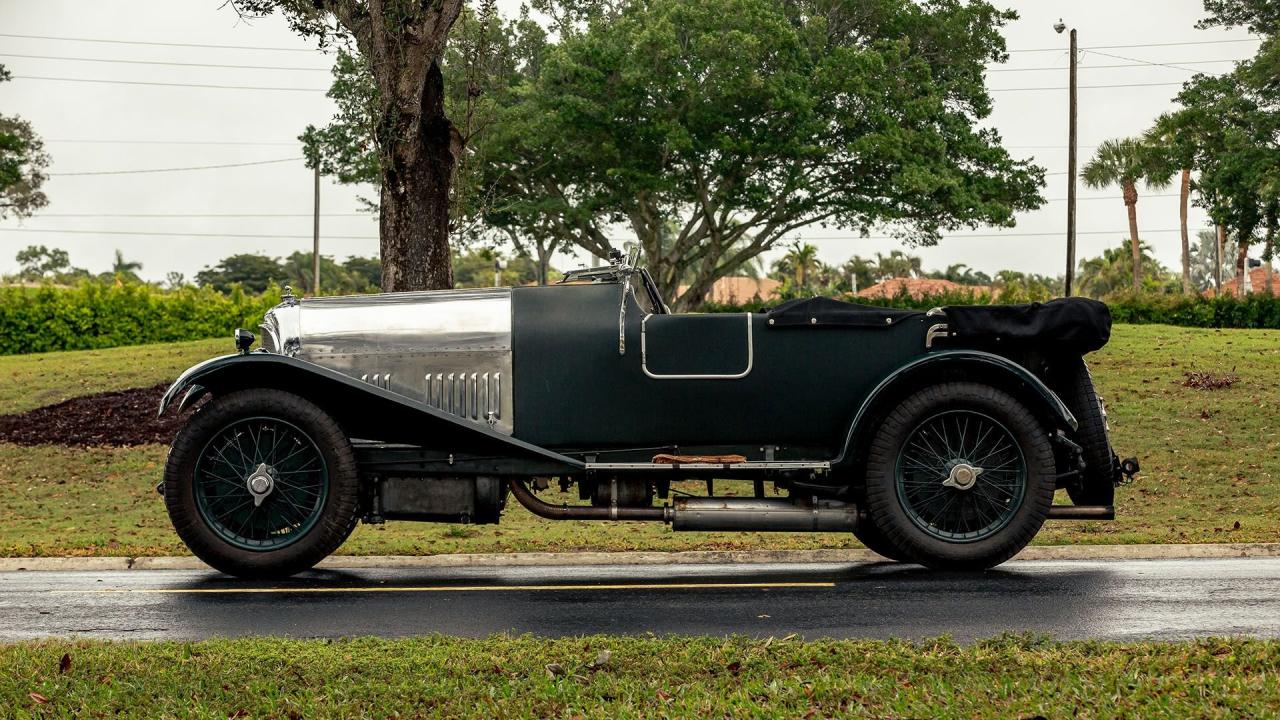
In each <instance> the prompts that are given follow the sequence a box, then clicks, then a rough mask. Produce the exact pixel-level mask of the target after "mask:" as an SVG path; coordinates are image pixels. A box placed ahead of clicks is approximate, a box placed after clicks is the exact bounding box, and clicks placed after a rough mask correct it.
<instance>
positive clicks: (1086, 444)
mask: <svg viewBox="0 0 1280 720" xmlns="http://www.w3.org/2000/svg"><path fill="white" fill-rule="evenodd" d="M1054 385H1055V386H1056V390H1057V392H1058V393H1059V395H1060V397H1061V398H1062V401H1063V402H1064V403H1066V404H1067V407H1068V408H1069V409H1070V410H1071V414H1072V415H1075V416H1076V421H1077V422H1078V423H1079V427H1078V428H1077V429H1076V434H1075V438H1076V442H1077V443H1079V445H1080V448H1081V451H1082V454H1083V456H1084V464H1085V467H1084V470H1083V471H1082V472H1081V473H1080V475H1079V477H1077V478H1076V479H1075V480H1074V481H1071V482H1069V483H1068V484H1067V486H1066V489H1067V496H1068V497H1070V498H1071V502H1073V503H1075V504H1076V505H1112V504H1114V503H1115V498H1116V485H1115V469H1114V468H1113V467H1112V462H1114V459H1115V456H1114V454H1113V452H1112V450H1111V442H1110V440H1109V439H1108V438H1107V419H1106V416H1105V415H1104V414H1103V409H1102V401H1101V400H1099V399H1098V392H1097V390H1095V389H1094V387H1093V376H1091V375H1090V374H1089V368H1088V366H1087V365H1085V363H1084V358H1079V357H1077V358H1071V359H1069V360H1065V361H1063V363H1062V364H1061V365H1060V366H1059V367H1058V370H1057V378H1056V382H1055V383H1054Z"/></svg>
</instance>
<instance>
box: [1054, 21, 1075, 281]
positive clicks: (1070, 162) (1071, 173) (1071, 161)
mask: <svg viewBox="0 0 1280 720" xmlns="http://www.w3.org/2000/svg"><path fill="white" fill-rule="evenodd" d="M1066 29H1067V24H1066V23H1065V22H1063V21H1062V18H1058V22H1056V23H1054V24H1053V31H1054V32H1056V33H1058V34H1059V35H1061V34H1062V33H1063V31H1064V30H1066ZM1069 85H1070V89H1069V90H1068V91H1067V92H1068V97H1069V99H1068V105H1069V106H1070V110H1069V117H1070V121H1069V123H1068V125H1069V127H1068V130H1067V281H1066V285H1065V287H1064V288H1063V289H1064V290H1065V295H1066V296H1067V297H1070V296H1071V281H1072V279H1073V278H1074V277H1075V273H1076V29H1075V28H1071V82H1070V83H1069Z"/></svg>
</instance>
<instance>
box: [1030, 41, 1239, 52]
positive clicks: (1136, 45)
mask: <svg viewBox="0 0 1280 720" xmlns="http://www.w3.org/2000/svg"><path fill="white" fill-rule="evenodd" d="M1240 42H1261V41H1260V40H1258V38H1237V39H1234V40H1183V41H1181V42H1166V43H1134V44H1132V45H1093V46H1091V47H1082V48H1080V49H1081V50H1124V49H1125V48H1149V47H1180V46H1183V45H1222V44H1226V43H1240ZM1005 52H1011V53H1020V52H1023V53H1029V52H1066V49H1065V48H1062V47H1046V48H1017V49H1014V50H1006V51H1005Z"/></svg>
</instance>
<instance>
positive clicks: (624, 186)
mask: <svg viewBox="0 0 1280 720" xmlns="http://www.w3.org/2000/svg"><path fill="white" fill-rule="evenodd" d="M1012 17H1014V15H1013V14H1012V13H1009V12H1002V11H997V10H996V9H994V8H993V7H991V6H990V5H988V4H986V3H982V2H974V3H959V2H951V1H946V2H930V3H925V4H918V3H914V2H909V1H907V0H879V1H878V2H873V3H861V4H859V5H858V6H857V7H856V8H855V7H853V6H850V5H847V4H843V3H832V2H825V1H822V0H817V1H811V0H805V1H801V2H793V3H776V2H768V1H767V0H695V1H692V2H689V1H684V0H645V1H643V2H631V3H626V4H625V5H622V7H621V8H620V9H619V10H617V11H616V12H613V13H604V14H601V15H599V16H597V17H594V18H592V19H591V20H589V21H588V22H587V23H586V25H585V27H584V28H582V29H581V30H580V31H579V32H573V33H569V34H567V35H566V36H565V37H563V38H562V39H561V41H560V42H559V43H558V44H557V45H556V46H554V47H552V48H550V49H549V50H548V51H547V52H546V54H545V57H544V58H543V59H542V64H541V67H540V70H539V72H538V73H537V76H536V77H535V78H533V79H531V80H530V81H529V82H528V83H527V85H526V86H525V87H524V88H522V95H521V98H522V102H520V103H516V104H514V105H512V106H511V107H510V108H508V109H507V110H506V111H505V112H503V113H501V114H500V115H499V118H498V122H497V124H498V126H499V127H500V128H501V131H500V133H496V134H495V135H497V137H495V142H498V143H502V144H503V147H502V149H501V151H495V152H494V157H495V158H496V161H495V163H494V165H493V166H492V168H491V170H492V172H493V173H495V175H496V176H497V177H498V179H499V180H500V179H501V178H508V179H510V181H511V182H510V185H509V186H508V188H507V190H508V191H507V192H501V191H500V192H498V193H497V197H499V198H500V199H501V200H502V201H505V202H499V203H496V205H497V206H498V208H499V211H495V212H494V213H492V215H491V221H492V222H494V223H495V224H497V225H503V224H505V223H509V222H518V223H521V224H523V225H526V226H527V225H529V224H530V221H529V219H530V218H537V220H538V221H539V222H541V223H543V224H544V225H545V226H546V227H547V228H548V231H549V232H552V233H553V234H555V235H557V236H560V237H568V238H569V239H570V240H571V241H572V242H574V243H575V244H577V245H579V246H581V247H583V248H584V249H586V250H588V251H590V252H592V253H593V254H595V255H598V256H604V255H605V254H607V252H608V250H609V249H610V248H612V247H614V246H615V245H617V244H620V243H621V242H623V241H626V240H634V241H635V242H638V244H639V245H640V247H641V248H642V249H643V251H644V255H645V258H646V260H647V263H648V266H649V268H650V270H651V271H652V272H653V273H654V275H655V279H656V280H657V282H658V284H659V286H660V287H661V288H662V289H663V290H664V291H665V292H666V294H667V295H668V297H673V296H674V295H675V290H676V287H677V286H678V285H679V283H680V280H681V278H682V276H683V275H684V274H685V273H686V272H687V270H688V269H689V268H693V270H694V277H695V279H694V281H693V282H692V283H690V287H689V289H688V291H687V295H688V298H677V299H676V301H675V303H674V305H675V306H676V307H687V306H690V305H693V304H696V303H697V302H699V301H700V299H701V298H702V296H703V295H704V294H705V293H706V291H707V290H708V289H709V288H710V286H711V284H712V283H714V281H715V280H716V279H718V278H720V277H723V276H725V275H727V274H729V273H731V272H732V271H733V270H734V269H735V268H736V267H737V266H739V265H740V264H741V263H742V262H744V261H746V260H748V259H750V258H753V257H755V256H757V255H759V254H760V253H762V252H764V251H766V250H768V249H769V248H771V247H773V246H774V245H776V244H777V243H779V242H781V241H784V240H785V239H786V238H787V237H788V235H789V234H790V233H792V232H794V231H796V230H798V229H800V228H803V227H806V226H809V225H813V224H820V225H839V226H841V227H848V228H856V229H860V230H863V231H864V232H865V231H866V230H867V229H868V228H871V227H885V228H886V229H888V230H889V231H890V232H892V233H893V234H895V235H898V236H900V237H902V238H903V239H904V240H906V241H908V242H911V243H918V244H932V243H934V242H936V241H937V240H938V238H939V236H940V234H941V233H942V232H943V231H946V230H954V229H958V228H964V227H975V226H978V225H981V224H991V225H999V226H1008V225H1012V224H1013V214H1014V212H1015V211H1017V210H1024V209H1031V208H1034V207H1038V206H1039V204H1040V203H1041V202H1042V201H1041V198H1040V197H1039V194H1038V189H1039V187H1041V185H1042V184H1043V170H1042V169H1041V168H1038V167H1036V166H1034V165H1032V164H1030V163H1028V162H1024V161H1018V160H1014V159H1013V158H1011V157H1010V156H1009V154H1008V153H1007V152H1006V151H1005V150H1004V149H1003V148H1002V147H1001V146H1000V138H999V136H998V135H997V134H996V133H995V131H993V130H989V129H978V128H977V123H978V122H979V121H980V120H981V119H982V118H985V117H986V116H987V115H988V114H989V112H990V108H991V103H990V99H989V97H988V95H987V92H986V89H985V86H984V84H983V67H984V63H986V62H991V61H1000V60H1003V59H1004V58H1005V53H1004V40H1003V38H1002V37H1001V35H1000V32H999V31H1000V28H1001V27H1002V26H1003V24H1004V23H1005V22H1007V21H1008V20H1009V19H1011V18H1012ZM671 221H674V222H675V223H676V226H677V228H678V231H677V232H676V233H675V236H674V239H673V240H672V241H669V242H664V241H663V231H664V228H665V227H666V226H667V224H668V223H669V222H671ZM618 227H625V228H626V231H625V234H621V233H618V232H617V231H616V230H615V228H618Z"/></svg>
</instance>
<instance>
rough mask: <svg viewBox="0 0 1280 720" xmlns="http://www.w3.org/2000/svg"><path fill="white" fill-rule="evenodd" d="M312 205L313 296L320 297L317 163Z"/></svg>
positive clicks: (317, 165) (317, 164) (318, 172)
mask: <svg viewBox="0 0 1280 720" xmlns="http://www.w3.org/2000/svg"><path fill="white" fill-rule="evenodd" d="M314 200H315V201H314V202H313V203H312V207H313V211H312V215H311V219H312V223H311V231H312V240H313V242H312V245H311V294H312V295H313V296H315V297H319V296H320V163H318V162H317V163H316V171H315V195H314Z"/></svg>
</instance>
